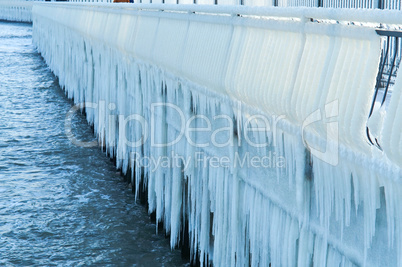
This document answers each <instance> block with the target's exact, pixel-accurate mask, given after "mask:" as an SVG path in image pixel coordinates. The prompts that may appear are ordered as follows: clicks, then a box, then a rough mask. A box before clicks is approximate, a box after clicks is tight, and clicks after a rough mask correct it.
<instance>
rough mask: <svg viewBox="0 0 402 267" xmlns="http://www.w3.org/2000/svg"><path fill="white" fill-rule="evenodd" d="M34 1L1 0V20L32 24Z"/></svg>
mask: <svg viewBox="0 0 402 267" xmlns="http://www.w3.org/2000/svg"><path fill="white" fill-rule="evenodd" d="M32 5H33V1H22V0H21V1H19V0H15V1H10V0H0V20H8V21H21V22H32V18H31V12H32Z"/></svg>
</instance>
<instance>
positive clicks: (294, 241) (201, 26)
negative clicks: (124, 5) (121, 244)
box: [34, 6, 402, 266]
mask: <svg viewBox="0 0 402 267" xmlns="http://www.w3.org/2000/svg"><path fill="white" fill-rule="evenodd" d="M34 42H35V44H36V45H37V46H38V49H39V51H40V52H41V54H42V56H43V57H44V58H45V60H46V61H47V63H48V64H49V66H50V68H51V69H52V70H53V71H54V73H55V74H56V75H57V76H58V77H59V81H60V84H61V85H62V86H64V87H65V89H66V92H67V94H68V96H69V97H73V98H74V101H75V102H76V103H81V102H86V103H98V104H99V105H100V103H103V105H104V108H103V109H102V110H101V108H98V110H97V109H87V110H86V113H87V119H88V121H89V122H90V123H91V124H94V128H95V132H96V133H97V134H98V136H99V142H100V143H103V144H104V145H105V146H106V149H107V151H108V153H109V154H110V155H111V156H115V157H116V159H117V165H118V167H119V168H122V169H123V171H124V172H126V171H128V170H129V168H130V167H131V170H132V171H133V182H135V183H136V184H137V187H136V188H137V190H138V185H139V182H140V178H141V177H142V176H143V177H144V179H145V180H144V182H145V185H146V186H147V189H148V202H149V211H150V212H152V211H156V216H157V219H158V221H161V220H163V221H164V227H165V229H166V232H168V233H170V238H171V245H172V247H174V246H175V245H177V243H178V240H179V239H180V228H181V226H182V225H183V223H184V220H188V223H189V233H190V239H191V245H192V253H193V256H194V257H195V255H196V253H199V256H200V260H201V263H204V262H206V261H207V259H209V260H212V259H213V262H214V264H216V265H217V266H222V265H239V266H243V265H249V264H252V265H253V266H254V265H261V266H268V265H269V263H271V264H272V266H295V265H299V266H310V265H311V264H313V265H314V266H324V265H328V266H332V265H334V266H339V265H342V266H349V265H352V263H354V264H357V265H363V264H365V263H366V262H368V263H373V262H374V263H375V262H376V261H377V260H379V259H381V260H384V261H388V264H397V263H398V264H400V263H401V261H400V259H399V258H398V259H397V255H402V253H401V250H402V244H401V242H402V220H400V219H399V217H398V214H401V213H400V212H401V211H402V210H401V205H398V200H399V196H400V194H399V193H400V192H401V189H402V188H401V185H400V183H399V181H398V180H399V178H400V177H401V169H400V167H401V162H400V159H401V155H402V153H401V152H402V147H401V145H400V144H401V140H402V139H401V133H400V131H399V130H398V125H401V124H400V121H401V118H400V117H399V116H400V114H401V112H400V111H399V109H400V107H401V105H400V103H401V101H402V97H401V93H400V91H401V88H400V86H401V85H400V82H397V84H396V85H395V89H394V93H393V97H392V100H391V103H390V106H389V110H388V112H387V116H386V117H385V118H384V124H383V125H384V126H383V127H381V129H382V130H381V131H382V136H383V138H384V140H383V141H384V151H385V154H383V155H376V153H380V152H379V151H376V150H373V149H372V148H371V147H370V146H369V145H368V144H367V142H366V139H365V125H366V120H367V114H368V111H369V108H370V100H371V97H372V93H373V89H374V85H375V77H376V74H377V67H378V61H379V55H380V41H379V37H378V36H377V35H376V34H375V32H374V31H373V30H370V29H360V28H358V29H353V28H348V27H345V26H339V25H337V26H334V25H313V24H309V23H304V22H299V23H298V22H280V21H273V22H271V23H270V24H260V23H259V22H258V21H257V23H256V22H255V21H253V20H252V19H245V18H231V17H227V18H211V17H209V16H202V15H200V16H193V17H192V16H191V15H189V14H168V15H166V14H158V16H155V15H154V14H152V12H150V13H149V14H148V13H147V12H142V13H133V14H131V15H128V14H118V13H116V12H114V13H111V12H110V13H109V12H105V10H101V11H97V10H96V9H92V10H88V9H85V8H83V9H67V8H65V7H51V6H40V7H39V6H38V7H35V8H34ZM261 48H264V49H261ZM156 102H158V103H170V104H174V105H176V106H177V107H180V109H181V110H182V112H183V114H184V115H183V116H184V117H185V118H186V119H189V118H190V117H191V116H192V115H194V114H198V115H203V116H205V118H210V119H213V117H214V116H215V115H222V114H224V115H228V116H229V117H230V118H234V121H235V123H234V125H229V126H233V127H234V128H236V130H233V131H234V132H236V133H235V134H232V133H230V132H227V133H226V134H227V135H228V138H229V139H232V140H234V142H233V145H230V146H226V147H223V148H214V147H208V148H195V147H194V146H192V145H190V144H189V142H188V140H187V138H182V139H181V140H180V142H178V143H176V144H174V145H172V146H168V147H167V148H159V147H153V146H151V145H150V143H149V140H148V141H146V142H145V143H144V144H143V145H142V146H136V147H129V146H127V145H126V143H125V142H123V140H124V134H125V133H126V131H127V135H128V136H129V137H130V138H132V139H131V140H140V139H141V138H142V137H143V135H144V132H143V129H142V128H141V127H140V125H139V124H135V125H130V126H128V127H127V128H125V126H126V124H125V123H124V118H127V117H128V116H129V115H131V114H137V115H140V116H142V117H143V118H144V120H145V121H148V122H151V123H152V125H149V126H150V127H152V126H154V127H155V128H154V129H156V130H155V131H154V132H153V133H152V134H155V140H156V141H157V142H163V141H166V140H172V138H173V139H174V137H175V136H177V135H178V132H179V131H180V121H179V117H178V116H177V114H176V116H175V114H173V113H171V112H172V111H171V110H169V109H167V108H166V109H161V110H158V111H156V112H154V113H152V110H151V104H152V103H156ZM110 103H113V104H115V105H114V106H110V105H109V104H110ZM334 103H335V104H334ZM99 107H100V106H99ZM239 110H240V113H239V112H238V111H239ZM317 110H318V111H321V112H320V114H321V115H322V116H323V117H327V118H328V119H331V118H332V117H335V118H336V121H337V127H327V123H328V122H327V121H326V120H325V119H324V120H318V121H317V122H316V123H312V124H310V125H308V127H306V128H305V129H304V131H303V137H304V138H305V139H304V141H305V142H307V144H308V145H309V146H310V147H309V148H310V150H311V148H317V149H319V148H320V146H321V148H322V144H323V140H324V139H327V140H328V142H329V143H330V145H333V144H334V143H336V142H338V145H339V151H340V152H339V158H337V159H336V161H337V162H336V163H337V164H335V165H336V166H332V165H331V164H327V163H325V162H323V161H322V160H321V159H322V158H321V159H319V158H317V157H315V156H314V155H310V153H309V152H308V151H307V149H306V147H305V146H304V145H303V139H302V132H301V130H300V126H301V125H303V123H304V122H305V121H306V119H308V118H309V117H310V115H311V114H313V113H315V112H316V111H317ZM256 112H257V113H258V114H266V115H267V114H268V115H269V116H278V115H283V116H284V118H285V119H283V120H281V121H280V123H278V129H277V130H276V131H275V132H274V133H273V134H272V133H263V134H256V135H255V136H253V138H254V140H260V141H261V140H267V142H268V143H270V146H269V148H268V149H256V148H254V147H251V146H250V145H249V144H247V143H246V142H243V143H242V145H241V146H238V145H236V144H238V141H239V139H244V138H245V136H244V134H243V133H242V131H241V127H244V126H242V125H243V122H244V121H247V118H249V117H250V115H251V114H255V113H256ZM118 115H123V116H122V117H119V116H118ZM153 116H156V119H155V117H154V120H152V117H153ZM122 119H123V120H122ZM249 123H250V124H252V123H253V122H252V121H250V122H249ZM226 126H227V125H226ZM211 127H212V128H213V129H215V128H219V127H222V124H221V122H216V124H213V125H212V126H211ZM189 138H193V139H192V140H197V141H198V142H201V141H203V140H204V138H205V136H202V135H198V133H197V134H195V133H193V135H190V137H189ZM327 144H328V143H327ZM324 146H325V144H324ZM268 150H272V151H274V152H275V153H276V155H277V156H278V157H279V156H282V157H283V158H285V160H286V167H287V168H286V169H285V170H282V169H275V170H272V169H270V170H262V171H261V170H256V169H253V168H248V169H247V168H235V167H220V168H214V167H211V165H210V164H208V165H207V166H203V167H202V168H199V167H197V166H196V164H195V163H194V162H191V163H189V165H188V166H186V164H185V163H186V162H185V159H186V158H188V157H195V155H196V153H199V152H202V153H205V154H206V155H209V156H214V155H220V156H227V157H228V158H229V159H230V160H234V158H235V157H236V155H245V154H246V153H247V152H250V151H251V152H253V153H254V154H255V155H260V156H261V155H267V153H268V152H269V151H268ZM172 153H177V154H178V155H179V156H181V157H182V158H181V161H180V162H181V163H180V164H179V165H178V166H173V167H172V166H168V167H161V168H156V169H155V170H153V169H152V168H147V167H145V168H138V167H137V168H136V167H135V166H134V162H137V163H138V161H136V158H133V155H135V157H143V158H144V157H156V158H162V157H171V155H172ZM308 155H309V156H311V157H310V158H309V156H308ZM384 155H387V157H388V158H386V157H385V156H384ZM328 160H329V161H331V162H333V161H332V160H334V159H333V157H330V158H328ZM310 165H312V174H308V173H309V170H308V166H310ZM306 174H307V177H306ZM310 176H313V180H308V178H310V179H311V178H312V177H310ZM286 177H288V178H286ZM272 179H273V180H272ZM272 181H274V182H272ZM311 184H312V185H313V186H312V187H311ZM271 188H278V189H281V190H282V189H283V190H285V191H283V192H287V191H286V190H289V191H288V192H289V193H290V194H289V195H280V194H278V192H274V191H277V190H271ZM310 188H311V189H312V190H310ZM382 188H384V192H385V193H384V194H383V193H381V190H382ZM270 190H271V191H270ZM281 190H279V192H281ZM278 196H280V197H282V198H279V199H278V198H277V197H278ZM384 197H385V205H386V207H380V205H381V199H382V198H384ZM310 202H312V203H311V204H310ZM360 207H362V208H360ZM315 210H317V212H314V211H315ZM361 210H363V213H362V212H361ZM378 210H381V211H384V210H386V216H387V229H388V230H387V231H388V236H386V237H385V240H387V241H385V244H384V241H383V240H384V238H378V237H376V238H374V239H373V237H375V235H376V231H379V229H380V228H381V227H383V226H382V225H378V224H376V218H377V211H378ZM313 213H314V214H316V216H317V217H315V219H314V218H313V216H312V215H311V214H313ZM354 214H355V215H354ZM351 218H352V219H351ZM358 220H361V222H362V223H361V224H359V227H360V226H361V227H362V228H363V229H360V230H359V231H357V232H354V234H356V237H355V238H354V239H355V241H350V238H346V235H344V236H343V237H342V234H343V232H344V231H345V232H346V231H347V229H355V228H356V226H353V224H351V221H354V222H357V221H358ZM334 225H336V227H335V228H336V230H334ZM338 227H339V229H340V230H339V231H340V232H339V233H340V236H341V241H339V240H337V238H339V237H338V236H337V234H336V233H337V231H338ZM353 227H355V228H353ZM211 229H212V230H211ZM349 237H350V236H349ZM342 239H344V241H342ZM352 239H353V238H352ZM346 242H352V243H346ZM353 242H355V243H353ZM344 243H345V244H344ZM387 243H388V244H387ZM383 245H386V247H387V249H385V251H386V253H388V254H386V255H387V257H386V259H383V258H382V257H383V255H378V254H377V253H375V252H376V251H377V250H378V249H379V247H383ZM382 249H383V248H382ZM379 251H380V250H379ZM381 251H382V250H381ZM396 251H398V252H396ZM384 255H385V254H384ZM388 256H389V257H388Z"/></svg>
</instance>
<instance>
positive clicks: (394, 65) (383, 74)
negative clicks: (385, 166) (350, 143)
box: [366, 30, 402, 149]
mask: <svg viewBox="0 0 402 267" xmlns="http://www.w3.org/2000/svg"><path fill="white" fill-rule="evenodd" d="M376 32H377V34H378V35H380V36H382V37H383V40H382V44H383V49H382V53H381V60H380V65H379V71H378V74H377V81H376V86H375V91H374V96H373V100H372V103H371V108H370V113H369V116H368V117H369V119H370V118H371V116H372V115H373V113H374V112H375V111H378V110H379V109H381V108H384V109H385V108H386V106H387V103H388V102H389V99H390V97H391V96H390V91H391V88H392V86H393V85H394V83H395V78H396V74H397V72H398V69H399V66H400V62H401V52H402V51H401V47H402V46H401V42H402V39H401V38H402V32H400V31H387V30H376ZM366 133H367V139H368V141H369V143H370V144H372V145H375V146H376V147H378V148H379V149H382V148H381V145H380V143H379V141H378V137H375V136H372V135H371V134H370V129H369V127H368V126H367V128H366Z"/></svg>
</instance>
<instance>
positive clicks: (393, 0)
mask: <svg viewBox="0 0 402 267" xmlns="http://www.w3.org/2000/svg"><path fill="white" fill-rule="evenodd" d="M70 2H113V0H70ZM134 2H135V3H142V4H200V5H246V6H278V7H325V8H368V9H374V8H378V9H396V10H400V9H401V5H402V4H401V0H134Z"/></svg>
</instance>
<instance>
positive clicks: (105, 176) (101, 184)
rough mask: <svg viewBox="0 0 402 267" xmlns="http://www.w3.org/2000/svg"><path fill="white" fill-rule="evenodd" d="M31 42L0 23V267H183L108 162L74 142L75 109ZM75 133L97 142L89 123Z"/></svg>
mask: <svg viewBox="0 0 402 267" xmlns="http://www.w3.org/2000/svg"><path fill="white" fill-rule="evenodd" d="M31 34H32V27H31V26H30V25H27V24H16V23H6V22H0V265H17V266H20V265H46V266H48V265H62V266H68V265H70V266H79V265H101V266H104V265H119V266H122V265H124V266H126V265H140V266H161V265H164V266H177V265H183V264H185V262H184V261H183V260H182V259H181V257H180V251H178V250H173V251H171V249H170V247H169V242H168V239H166V238H165V237H164V236H163V235H161V234H159V235H157V234H155V224H153V223H151V222H150V220H149V216H148V215H147V213H146V210H145V208H144V207H142V206H140V205H139V204H136V203H134V197H133V195H132V194H131V189H129V188H128V187H127V183H125V182H123V180H122V178H121V176H120V175H119V173H117V172H116V170H115V167H114V165H113V164H112V163H111V162H110V160H109V159H108V158H107V157H106V156H105V155H104V153H103V152H102V151H101V150H100V149H99V148H97V147H94V148H82V147H77V146H74V145H73V144H71V143H70V142H69V140H68V139H67V137H66V135H65V132H64V119H65V116H66V113H67V111H68V110H69V109H70V108H71V106H72V103H71V102H70V101H69V100H67V98H66V97H65V95H64V93H63V91H62V90H61V89H60V87H59V86H58V84H57V81H56V78H55V77H54V76H53V75H52V73H51V72H50V70H49V69H48V68H47V66H46V64H45V63H44V61H43V60H42V58H41V57H40V55H39V54H38V53H37V52H36V50H35V48H34V47H33V45H32V41H31ZM73 126H74V127H73V129H74V131H73V132H74V133H75V135H76V136H77V137H78V138H79V139H81V140H87V141H90V140H91V139H93V134H92V130H91V129H90V127H89V126H88V125H87V123H86V121H85V118H84V117H83V116H81V115H77V116H75V118H74V120H73Z"/></svg>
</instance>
